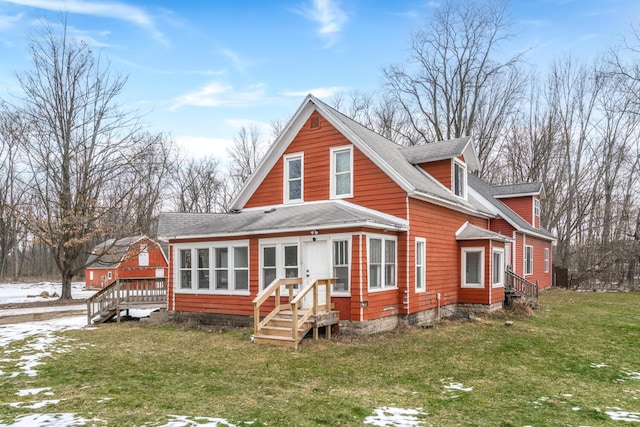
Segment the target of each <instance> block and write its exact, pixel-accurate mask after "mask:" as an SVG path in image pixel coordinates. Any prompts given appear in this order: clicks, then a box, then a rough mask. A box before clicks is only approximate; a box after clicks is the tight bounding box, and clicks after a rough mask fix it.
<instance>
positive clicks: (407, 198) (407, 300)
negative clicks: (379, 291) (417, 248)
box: [405, 195, 427, 316]
mask: <svg viewBox="0 0 640 427" xmlns="http://www.w3.org/2000/svg"><path fill="white" fill-rule="evenodd" d="M405 204H406V210H407V224H408V226H407V231H406V233H407V249H406V252H405V253H406V254H407V255H406V261H405V284H406V293H407V299H406V302H407V309H406V311H407V312H406V314H407V316H408V315H409V312H410V311H411V301H410V298H411V288H410V286H411V284H410V283H409V268H411V259H410V257H409V253H410V249H411V220H410V217H409V195H407V196H406V197H405ZM426 246H427V245H425V252H426ZM426 257H427V255H426V253H425V259H426ZM414 258H415V257H414ZM424 269H425V272H424V273H425V276H426V266H425V267H424ZM425 288H426V285H425ZM425 290H426V289H425Z"/></svg>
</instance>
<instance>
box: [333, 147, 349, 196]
mask: <svg viewBox="0 0 640 427" xmlns="http://www.w3.org/2000/svg"><path fill="white" fill-rule="evenodd" d="M343 151H349V161H350V165H349V171H350V174H351V182H350V184H349V188H350V189H351V191H350V192H349V193H347V194H336V181H337V179H336V160H335V158H336V154H337V153H340V152H343ZM330 152H331V159H330V167H331V176H330V178H329V179H330V181H331V182H330V188H331V196H330V197H331V199H347V198H350V197H353V145H346V146H342V147H332V148H331V150H330Z"/></svg>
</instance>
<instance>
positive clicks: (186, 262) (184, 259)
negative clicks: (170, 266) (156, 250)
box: [180, 249, 191, 268]
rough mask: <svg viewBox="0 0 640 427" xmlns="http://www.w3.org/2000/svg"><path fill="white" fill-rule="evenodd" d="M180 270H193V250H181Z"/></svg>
mask: <svg viewBox="0 0 640 427" xmlns="http://www.w3.org/2000/svg"><path fill="white" fill-rule="evenodd" d="M180 268H191V249H181V250H180Z"/></svg>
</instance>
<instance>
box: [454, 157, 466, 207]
mask: <svg viewBox="0 0 640 427" xmlns="http://www.w3.org/2000/svg"><path fill="white" fill-rule="evenodd" d="M453 192H454V194H455V195H456V196H458V197H461V198H463V199H466V198H467V166H466V165H465V164H464V163H462V162H461V161H459V160H458V159H454V162H453Z"/></svg>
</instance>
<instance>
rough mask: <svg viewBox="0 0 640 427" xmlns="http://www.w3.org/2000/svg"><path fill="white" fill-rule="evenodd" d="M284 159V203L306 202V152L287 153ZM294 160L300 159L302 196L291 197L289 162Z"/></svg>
mask: <svg viewBox="0 0 640 427" xmlns="http://www.w3.org/2000/svg"><path fill="white" fill-rule="evenodd" d="M283 159H284V177H283V189H282V191H283V200H284V203H302V202H304V152H302V153H294V154H287V155H286V156H284V157H283ZM292 160H300V198H299V199H290V198H289V162H290V161H292Z"/></svg>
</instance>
